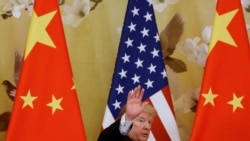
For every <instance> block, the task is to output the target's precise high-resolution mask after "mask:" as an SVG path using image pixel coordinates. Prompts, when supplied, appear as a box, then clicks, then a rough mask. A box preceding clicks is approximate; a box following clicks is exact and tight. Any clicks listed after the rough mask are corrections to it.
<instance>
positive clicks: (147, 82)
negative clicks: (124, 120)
mask: <svg viewBox="0 0 250 141" xmlns="http://www.w3.org/2000/svg"><path fill="white" fill-rule="evenodd" d="M137 85H141V86H142V87H143V88H145V94H144V98H143V100H148V101H149V102H150V103H151V104H152V105H153V106H154V107H155V109H156V110H157V113H158V116H157V117H156V118H155V120H154V122H153V125H152V132H151V134H150V136H149V140H150V141H155V140H157V141H168V140H172V141H179V140H180V137H179V132H178V127H177V123H176V120H175V117H174V114H173V108H172V100H171V96H170V90H169V85H168V79H167V76H166V70H165V65H164V62H163V56H162V52H161V47H160V40H159V35H158V30H157V25H156V20H155V15H154V9H153V4H152V3H151V1H146V0H142V1H135V0H128V5H127V10H126V15H125V19H124V25H123V30H122V36H121V39H120V44H119V50H118V53H117V58H116V64H115V70H114V74H113V80H112V86H111V89H110V94H109V99H108V102H107V107H106V111H105V115H104V119H103V125H102V127H103V128H106V127H108V126H109V125H110V124H111V123H112V122H114V121H115V120H116V119H117V118H118V117H119V113H120V110H121V107H122V106H123V105H125V104H126V101H127V94H128V92H129V91H130V90H132V89H134V88H135V86H137Z"/></svg>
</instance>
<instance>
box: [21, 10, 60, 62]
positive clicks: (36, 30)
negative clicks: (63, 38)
mask: <svg viewBox="0 0 250 141" xmlns="http://www.w3.org/2000/svg"><path fill="white" fill-rule="evenodd" d="M56 12H57V11H52V12H50V13H47V14H45V15H42V16H39V17H38V16H37V14H36V12H35V10H34V12H33V15H32V21H31V23H30V30H29V34H28V39H27V45H26V50H25V56H24V59H26V58H27V56H28V55H29V54H30V52H31V50H32V49H33V48H34V46H35V44H36V42H40V43H42V44H46V45H48V46H49V47H52V48H56V46H55V44H54V42H53V41H52V39H51V38H50V36H49V34H48V32H47V31H46V28H47V26H48V24H49V23H50V21H51V19H52V18H53V17H54V15H55V14H56Z"/></svg>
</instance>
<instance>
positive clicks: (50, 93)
mask: <svg viewBox="0 0 250 141" xmlns="http://www.w3.org/2000/svg"><path fill="white" fill-rule="evenodd" d="M34 2H35V3H34V10H33V14H32V19H31V24H30V31H29V34H28V40H27V45H26V49H25V55H24V58H23V66H22V69H21V74H20V78H19V82H18V88H17V93H16V97H15V101H14V105H13V110H12V115H11V120H10V124H9V128H8V131H7V135H6V141H85V140H86V135H85V130H84V126H83V121H82V117H81V113H80V107H79V103H78V99H77V95H76V90H75V87H74V81H73V75H72V70H71V65H70V61H69V54H68V52H67V46H66V40H65V36H64V31H63V26H62V21H61V15H60V11H59V6H58V0H35V1H34Z"/></svg>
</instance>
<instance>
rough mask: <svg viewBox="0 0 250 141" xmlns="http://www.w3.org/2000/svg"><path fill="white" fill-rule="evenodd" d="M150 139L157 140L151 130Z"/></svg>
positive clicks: (151, 140) (150, 140) (149, 140)
mask: <svg viewBox="0 0 250 141" xmlns="http://www.w3.org/2000/svg"><path fill="white" fill-rule="evenodd" d="M148 141H156V139H155V137H154V135H153V133H152V131H151V132H150V134H149V137H148Z"/></svg>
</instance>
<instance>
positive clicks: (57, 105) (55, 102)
mask: <svg viewBox="0 0 250 141" xmlns="http://www.w3.org/2000/svg"><path fill="white" fill-rule="evenodd" d="M62 100H63V98H59V99H56V98H55V96H54V95H52V101H51V102H50V103H48V104H47V106H49V107H51V108H52V114H54V113H55V111H56V110H57V109H58V110H63V108H62V106H61V105H60V103H61V102H62Z"/></svg>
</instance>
